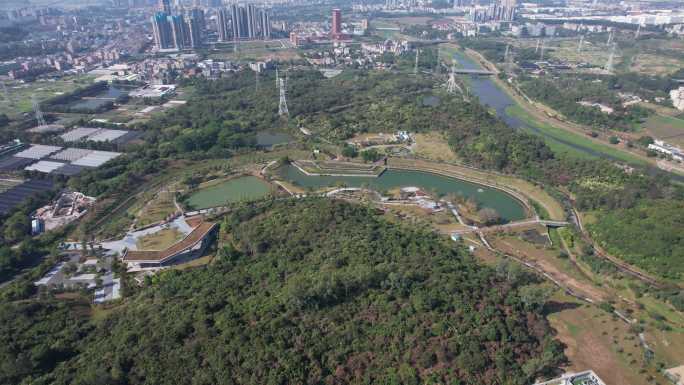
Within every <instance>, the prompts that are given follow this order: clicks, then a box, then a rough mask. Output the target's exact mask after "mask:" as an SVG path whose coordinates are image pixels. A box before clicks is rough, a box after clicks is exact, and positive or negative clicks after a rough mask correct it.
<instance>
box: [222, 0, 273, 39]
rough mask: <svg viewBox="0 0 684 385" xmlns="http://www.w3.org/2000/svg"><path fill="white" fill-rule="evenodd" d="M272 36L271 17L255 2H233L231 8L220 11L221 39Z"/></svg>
mask: <svg viewBox="0 0 684 385" xmlns="http://www.w3.org/2000/svg"><path fill="white" fill-rule="evenodd" d="M270 37H271V19H270V16H269V14H268V13H267V12H266V10H264V9H260V8H257V7H256V6H255V5H254V4H247V5H246V6H240V5H237V4H232V5H231V6H230V8H222V9H220V10H219V11H218V38H219V41H236V40H258V39H264V40H266V39H269V38H270Z"/></svg>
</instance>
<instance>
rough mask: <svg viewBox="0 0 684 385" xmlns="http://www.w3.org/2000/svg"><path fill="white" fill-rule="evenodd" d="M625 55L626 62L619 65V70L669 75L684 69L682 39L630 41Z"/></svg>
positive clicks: (683, 45) (683, 43)
mask: <svg viewBox="0 0 684 385" xmlns="http://www.w3.org/2000/svg"><path fill="white" fill-rule="evenodd" d="M623 53H624V56H625V60H624V61H623V62H622V63H620V64H619V65H618V67H617V68H618V70H623V71H634V72H640V73H644V74H651V75H667V74H671V73H673V72H675V71H677V70H678V69H679V68H682V67H684V41H682V40H681V39H662V38H648V39H643V40H641V39H640V40H637V41H636V42H633V41H630V42H629V48H625V49H624V52H623Z"/></svg>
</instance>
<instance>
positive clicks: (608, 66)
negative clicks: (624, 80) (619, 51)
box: [606, 43, 615, 72]
mask: <svg viewBox="0 0 684 385" xmlns="http://www.w3.org/2000/svg"><path fill="white" fill-rule="evenodd" d="M614 58H615V43H613V45H612V46H611V47H610V56H608V62H607V63H606V71H608V72H613V60H614Z"/></svg>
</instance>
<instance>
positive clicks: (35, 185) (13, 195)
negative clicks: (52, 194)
mask: <svg viewBox="0 0 684 385" xmlns="http://www.w3.org/2000/svg"><path fill="white" fill-rule="evenodd" d="M52 186H53V184H52V181H50V180H35V179H34V180H30V181H27V182H24V183H22V184H20V185H18V186H14V187H12V188H11V189H9V190H7V191H5V192H4V193H1V194H0V213H2V214H6V213H8V212H10V210H12V208H14V207H16V206H18V205H20V204H21V203H22V202H24V200H25V199H26V198H28V197H29V196H31V195H33V194H37V193H39V192H43V191H48V190H51V189H52Z"/></svg>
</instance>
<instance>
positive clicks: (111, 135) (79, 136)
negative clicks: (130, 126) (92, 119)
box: [60, 127, 128, 142]
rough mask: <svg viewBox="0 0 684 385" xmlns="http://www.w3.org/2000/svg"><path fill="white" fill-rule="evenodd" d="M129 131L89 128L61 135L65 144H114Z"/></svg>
mask: <svg viewBox="0 0 684 385" xmlns="http://www.w3.org/2000/svg"><path fill="white" fill-rule="evenodd" d="M127 133H128V131H125V130H110V129H108V128H88V127H78V128H76V129H73V130H71V131H69V132H67V133H64V134H62V135H60V138H62V140H64V141H65V142H78V141H80V140H83V141H90V140H92V141H94V142H108V141H109V142H112V141H114V140H116V139H119V138H121V137H122V136H124V135H126V134H127Z"/></svg>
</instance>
